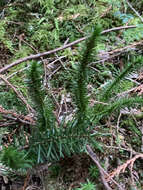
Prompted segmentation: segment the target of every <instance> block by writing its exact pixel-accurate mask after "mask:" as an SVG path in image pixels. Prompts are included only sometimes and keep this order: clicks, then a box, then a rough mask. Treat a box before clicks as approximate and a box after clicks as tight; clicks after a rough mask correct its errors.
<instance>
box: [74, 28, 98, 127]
mask: <svg viewBox="0 0 143 190" xmlns="http://www.w3.org/2000/svg"><path fill="white" fill-rule="evenodd" d="M100 32H101V28H100V27H99V26H97V27H96V28H95V30H94V32H93V34H92V36H91V37H90V38H89V40H88V41H87V43H86V48H85V51H84V52H83V55H82V59H81V63H80V65H79V68H78V73H77V82H76V88H75V97H76V105H77V109H78V110H77V114H78V125H80V124H81V123H84V121H86V117H87V107H88V96H87V66H88V63H89V62H90V61H91V54H92V51H93V48H94V47H95V45H96V43H97V41H98V39H99V36H100ZM82 127H83V126H82Z"/></svg>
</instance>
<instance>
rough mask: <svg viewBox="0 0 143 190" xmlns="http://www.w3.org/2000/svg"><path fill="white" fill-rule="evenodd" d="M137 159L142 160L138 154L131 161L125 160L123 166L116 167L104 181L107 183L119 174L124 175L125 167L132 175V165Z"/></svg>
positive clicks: (141, 155)
mask: <svg viewBox="0 0 143 190" xmlns="http://www.w3.org/2000/svg"><path fill="white" fill-rule="evenodd" d="M138 158H142V159H143V154H138V155H136V156H134V157H133V158H132V159H130V160H127V161H126V162H125V163H124V164H122V165H121V166H118V167H117V168H116V169H115V170H114V171H113V172H111V173H110V174H109V176H108V177H107V179H106V181H107V182H109V181H110V180H111V179H113V177H115V176H117V175H119V174H120V173H121V172H122V173H124V172H125V169H126V168H127V167H129V168H130V171H131V173H132V171H133V165H134V162H135V161H136V159H138Z"/></svg>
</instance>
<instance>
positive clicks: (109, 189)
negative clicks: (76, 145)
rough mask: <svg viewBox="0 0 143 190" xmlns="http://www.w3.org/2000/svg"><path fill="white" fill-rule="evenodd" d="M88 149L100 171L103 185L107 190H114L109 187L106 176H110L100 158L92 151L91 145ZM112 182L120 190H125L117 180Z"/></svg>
mask: <svg viewBox="0 0 143 190" xmlns="http://www.w3.org/2000/svg"><path fill="white" fill-rule="evenodd" d="M86 148H87V152H88V154H89V156H90V157H91V159H92V160H93V161H94V162H95V164H96V165H97V167H98V169H99V172H100V175H101V179H102V183H103V185H104V187H105V188H106V189H107V190H112V189H111V187H109V185H108V183H107V181H106V179H105V176H109V174H108V173H107V172H106V171H105V170H104V169H103V168H102V167H101V165H100V163H99V161H98V158H97V156H96V154H95V153H94V152H93V151H92V149H91V147H90V146H89V145H87V146H86ZM112 182H113V183H114V184H116V185H117V186H118V188H119V189H120V190H124V189H123V188H122V187H121V186H120V185H119V184H118V183H117V182H116V181H115V180H113V179H112Z"/></svg>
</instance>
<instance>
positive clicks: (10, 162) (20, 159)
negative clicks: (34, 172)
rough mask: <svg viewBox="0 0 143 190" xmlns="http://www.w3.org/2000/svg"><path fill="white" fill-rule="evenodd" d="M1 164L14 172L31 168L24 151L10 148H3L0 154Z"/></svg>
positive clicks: (30, 162)
mask: <svg viewBox="0 0 143 190" xmlns="http://www.w3.org/2000/svg"><path fill="white" fill-rule="evenodd" d="M1 154H2V155H1V162H2V163H3V164H4V165H5V166H7V167H9V168H12V169H14V170H18V169H26V168H31V167H32V161H31V160H29V159H26V154H25V152H24V151H18V150H17V149H15V148H14V147H12V146H9V147H8V148H4V149H3V151H2V153H1Z"/></svg>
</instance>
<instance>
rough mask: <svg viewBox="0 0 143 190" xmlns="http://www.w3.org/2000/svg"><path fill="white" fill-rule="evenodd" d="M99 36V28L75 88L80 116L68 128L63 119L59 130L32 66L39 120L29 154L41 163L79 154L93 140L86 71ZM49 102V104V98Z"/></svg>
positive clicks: (31, 80)
mask: <svg viewBox="0 0 143 190" xmlns="http://www.w3.org/2000/svg"><path fill="white" fill-rule="evenodd" d="M99 33H100V30H99V28H97V29H95V31H94V32H93V35H92V36H91V38H90V39H89V41H88V42H87V47H86V49H85V53H84V54H83V57H82V59H81V64H80V65H79V68H78V71H77V80H76V84H75V87H74V88H75V90H74V93H75V95H76V96H75V98H76V106H77V114H76V115H75V118H74V119H73V121H72V122H68V123H67V125H66V127H65V123H64V120H63V121H62V122H61V124H60V126H59V127H57V125H56V123H55V120H54V116H53V109H52V107H51V108H50V106H49V105H50V103H48V104H47V103H46V101H45V91H44V89H43V87H42V83H41V75H40V72H39V71H38V65H37V62H33V63H32V66H31V70H30V72H29V82H28V84H29V92H30V94H31V97H32V100H33V102H34V105H35V108H36V111H37V113H38V120H37V126H36V128H35V127H33V130H32V131H33V132H32V137H31V140H30V145H31V148H30V155H35V157H37V162H38V163H41V162H44V160H52V161H54V160H59V159H60V158H61V157H65V156H69V155H71V154H72V153H75V152H80V151H82V149H83V146H84V145H86V142H88V141H89V140H90V130H87V128H88V122H89V121H88V120H87V119H86V118H87V106H88V100H87V92H86V89H87V87H86V86H87V81H86V80H87V74H86V70H87V65H88V61H89V60H90V56H91V52H92V49H93V47H94V40H96V41H97V37H98V36H99ZM47 101H48V102H49V96H48V97H47ZM85 132H86V133H85ZM85 134H86V135H85Z"/></svg>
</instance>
